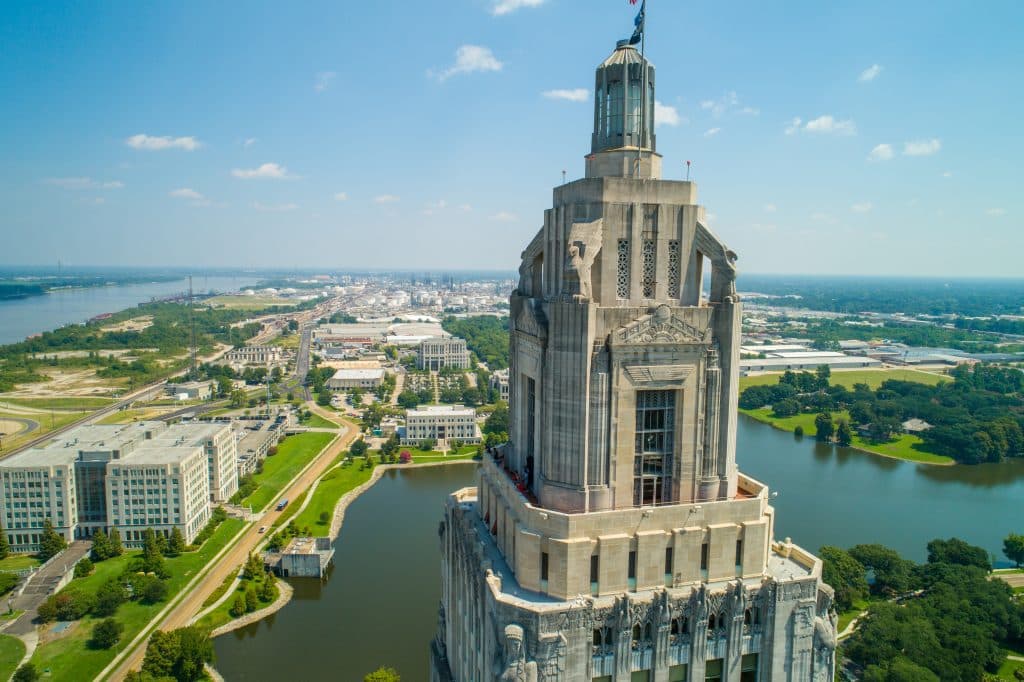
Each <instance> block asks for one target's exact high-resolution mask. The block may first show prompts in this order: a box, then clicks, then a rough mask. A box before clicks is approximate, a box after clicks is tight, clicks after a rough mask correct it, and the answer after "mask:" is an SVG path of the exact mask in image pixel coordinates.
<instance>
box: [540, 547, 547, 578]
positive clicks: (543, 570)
mask: <svg viewBox="0 0 1024 682" xmlns="http://www.w3.org/2000/svg"><path fill="white" fill-rule="evenodd" d="M540 582H541V586H542V587H547V585H546V583H547V582H548V553H547V552H541V553H540Z"/></svg>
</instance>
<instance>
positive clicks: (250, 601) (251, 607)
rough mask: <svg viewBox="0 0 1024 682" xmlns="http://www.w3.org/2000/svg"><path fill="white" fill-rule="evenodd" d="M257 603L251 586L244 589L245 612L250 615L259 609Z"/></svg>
mask: <svg viewBox="0 0 1024 682" xmlns="http://www.w3.org/2000/svg"><path fill="white" fill-rule="evenodd" d="M259 605H260V604H259V601H258V600H257V598H256V588H254V587H253V586H252V585H249V587H247V588H245V612H246V613H252V612H253V611H255V610H256V609H257V608H259Z"/></svg>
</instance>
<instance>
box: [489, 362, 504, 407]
mask: <svg viewBox="0 0 1024 682" xmlns="http://www.w3.org/2000/svg"><path fill="white" fill-rule="evenodd" d="M488 383H489V385H490V387H491V388H493V389H494V390H495V391H497V392H498V399H499V400H504V401H505V402H508V370H507V369H496V370H494V371H493V372H491V378H490V381H489V382H488Z"/></svg>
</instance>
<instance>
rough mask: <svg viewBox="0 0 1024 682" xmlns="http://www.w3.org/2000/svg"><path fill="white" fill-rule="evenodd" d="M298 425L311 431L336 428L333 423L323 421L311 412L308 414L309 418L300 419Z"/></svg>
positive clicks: (326, 420)
mask: <svg viewBox="0 0 1024 682" xmlns="http://www.w3.org/2000/svg"><path fill="white" fill-rule="evenodd" d="M299 423H300V424H302V425H303V426H308V427H310V428H312V429H336V428H338V425H337V424H335V423H334V422H332V421H330V420H328V419H324V418H323V417H321V416H320V415H318V414H315V413H313V412H310V413H309V417H308V418H302V419H300V420H299Z"/></svg>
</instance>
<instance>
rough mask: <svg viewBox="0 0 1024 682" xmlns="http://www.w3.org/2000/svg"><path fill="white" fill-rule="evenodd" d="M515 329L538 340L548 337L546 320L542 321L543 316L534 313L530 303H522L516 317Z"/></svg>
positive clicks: (539, 313) (537, 312)
mask: <svg viewBox="0 0 1024 682" xmlns="http://www.w3.org/2000/svg"><path fill="white" fill-rule="evenodd" d="M515 327H516V331H517V332H522V333H523V334H527V335H528V336H532V337H534V338H538V339H543V338H547V335H548V325H547V320H546V319H544V314H543V313H541V312H539V311H535V310H534V307H533V304H532V303H531V302H530V301H524V305H523V307H522V309H521V310H520V311H519V314H518V315H516V318H515Z"/></svg>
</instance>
